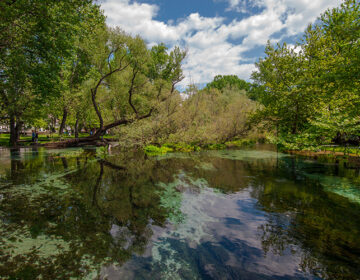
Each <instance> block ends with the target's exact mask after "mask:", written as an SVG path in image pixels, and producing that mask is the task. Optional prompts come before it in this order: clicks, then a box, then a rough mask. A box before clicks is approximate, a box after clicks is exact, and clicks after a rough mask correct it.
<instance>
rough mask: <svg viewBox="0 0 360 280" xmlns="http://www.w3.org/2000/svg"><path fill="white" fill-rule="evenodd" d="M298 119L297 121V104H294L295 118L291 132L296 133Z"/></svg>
mask: <svg viewBox="0 0 360 280" xmlns="http://www.w3.org/2000/svg"><path fill="white" fill-rule="evenodd" d="M298 121H299V104H296V114H295V120H294V123H293V127H292V131H291V133H292V134H296V133H297V128H298Z"/></svg>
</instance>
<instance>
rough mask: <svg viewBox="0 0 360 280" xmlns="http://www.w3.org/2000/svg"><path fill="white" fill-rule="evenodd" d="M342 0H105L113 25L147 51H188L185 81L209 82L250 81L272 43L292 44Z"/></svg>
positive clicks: (103, 7)
mask: <svg viewBox="0 0 360 280" xmlns="http://www.w3.org/2000/svg"><path fill="white" fill-rule="evenodd" d="M340 3H341V0H136V1H134V0H102V1H101V8H102V9H103V10H104V13H105V15H106V16H107V24H108V25H109V26H113V27H114V26H119V27H120V28H122V29H123V30H124V31H125V32H127V33H130V34H132V35H140V36H141V37H142V38H143V39H144V40H145V41H146V42H147V44H148V46H149V47H151V46H153V45H156V44H159V43H165V44H166V46H167V47H168V48H169V49H172V48H173V47H174V46H176V45H177V46H180V47H181V48H183V49H186V50H187V57H186V59H185V61H184V63H183V70H184V75H185V79H184V80H183V81H182V82H181V86H182V87H186V86H187V85H188V84H190V83H195V84H199V85H202V84H205V83H208V82H210V81H212V79H213V78H214V76H216V75H237V76H238V77H239V78H241V79H245V80H249V79H250V76H251V73H252V72H253V71H254V70H255V65H254V63H255V62H256V61H257V60H258V59H259V58H260V57H264V49H265V45H266V43H267V41H268V40H270V42H271V43H273V44H275V43H278V42H279V43H282V42H286V43H287V44H289V45H290V46H292V45H294V44H295V43H296V42H297V41H298V40H299V39H301V37H302V35H303V33H304V30H305V29H306V27H307V25H308V24H309V23H313V22H314V21H315V20H316V19H317V17H318V16H319V15H320V14H321V13H323V12H324V11H325V10H326V9H328V8H332V7H336V6H339V5H340Z"/></svg>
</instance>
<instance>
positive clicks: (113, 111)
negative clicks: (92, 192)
mask: <svg viewBox="0 0 360 280" xmlns="http://www.w3.org/2000/svg"><path fill="white" fill-rule="evenodd" d="M0 18H1V22H0V31H1V32H0V80H1V82H0V112H1V119H0V121H1V122H2V123H5V124H7V125H8V126H9V130H10V137H9V141H10V145H11V146H16V145H18V144H19V140H20V136H21V132H22V131H23V130H24V129H29V128H30V129H31V128H45V129H47V130H48V131H49V132H51V133H55V132H56V133H57V134H59V135H60V136H61V135H63V133H64V129H65V127H67V126H69V127H71V130H72V132H73V134H74V137H73V138H71V139H68V140H67V141H65V142H63V143H62V145H64V146H74V145H80V144H81V143H91V142H94V141H98V140H101V139H102V137H103V136H104V135H107V134H108V133H110V134H111V135H113V136H114V139H116V140H117V141H118V142H119V143H120V144H121V145H122V146H124V147H129V146H136V147H142V146H146V145H149V144H152V145H157V146H160V145H163V144H166V143H167V144H168V145H169V143H172V144H179V143H185V144H191V145H199V146H204V145H209V144H224V143H227V142H229V141H237V140H241V139H253V140H254V141H260V140H261V141H272V142H274V143H277V144H279V145H281V146H282V147H285V148H286V149H309V148H313V147H317V146H319V145H325V144H330V143H338V144H347V143H350V144H358V143H359V136H360V109H359V108H360V104H359V103H360V92H359V87H360V40H359V38H360V4H359V3H358V2H357V1H356V0H345V1H343V3H342V4H341V6H340V7H338V8H335V9H331V10H327V11H326V12H325V13H324V14H322V15H320V17H319V18H318V20H317V21H316V22H314V23H313V24H311V25H309V26H308V28H307V29H306V31H305V33H304V36H303V38H302V39H301V41H299V42H298V43H297V44H296V45H295V47H290V46H289V45H287V44H286V43H282V44H276V45H272V44H271V43H270V42H269V43H268V44H267V46H266V48H265V54H264V57H263V58H260V59H259V60H258V62H257V63H256V68H257V70H256V71H255V72H254V73H252V76H251V82H247V81H244V80H242V79H239V78H238V77H237V76H235V75H218V76H216V77H214V80H213V81H212V82H210V83H208V84H207V85H206V86H205V87H204V88H198V87H196V85H188V87H187V88H186V90H185V91H184V92H180V90H179V89H180V87H179V86H178V85H179V83H180V82H181V81H182V80H183V78H184V74H183V71H182V62H183V61H184V59H185V58H186V55H187V54H186V51H184V50H182V49H181V48H179V47H174V48H172V49H168V48H167V46H166V45H165V44H159V45H156V46H153V47H152V48H148V47H147V44H146V42H145V41H144V40H143V39H142V38H140V37H139V36H132V35H129V34H127V33H126V30H120V29H118V28H110V27H108V26H106V24H105V16H104V15H103V12H102V11H101V9H100V6H98V5H97V4H96V3H94V2H93V1H91V0H87V1H76V0H64V1H61V2H59V1H55V0H46V1H31V2H29V1H25V0H15V1H14V0H5V1H2V2H1V3H0ZM81 131H86V132H87V133H88V134H87V136H85V137H84V136H83V135H82V134H80V132H81Z"/></svg>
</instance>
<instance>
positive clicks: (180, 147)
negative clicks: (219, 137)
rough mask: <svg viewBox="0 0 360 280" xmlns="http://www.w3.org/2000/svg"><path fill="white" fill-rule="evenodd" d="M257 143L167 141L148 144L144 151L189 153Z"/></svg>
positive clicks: (158, 153)
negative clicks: (158, 143)
mask: <svg viewBox="0 0 360 280" xmlns="http://www.w3.org/2000/svg"><path fill="white" fill-rule="evenodd" d="M256 143H257V141H256V140H254V139H239V140H233V141H228V142H225V143H205V144H200V143H190V144H187V143H165V144H163V145H147V146H145V147H144V151H145V153H146V154H147V155H149V156H157V155H164V154H167V153H172V152H182V153H189V152H194V151H201V150H223V149H227V148H235V147H249V146H252V145H255V144H256Z"/></svg>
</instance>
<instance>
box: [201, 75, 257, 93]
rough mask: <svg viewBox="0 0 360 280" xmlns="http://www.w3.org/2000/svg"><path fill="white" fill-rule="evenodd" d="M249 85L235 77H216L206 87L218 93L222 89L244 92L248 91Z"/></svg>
mask: <svg viewBox="0 0 360 280" xmlns="http://www.w3.org/2000/svg"><path fill="white" fill-rule="evenodd" d="M250 87H251V84H250V83H248V82H246V81H244V80H242V79H240V78H239V77H238V76H236V75H224V76H222V75H217V76H215V78H214V80H213V81H212V82H210V83H208V84H207V85H206V88H207V89H212V88H216V89H218V90H220V91H222V90H224V89H227V88H228V89H234V90H245V91H249V90H250Z"/></svg>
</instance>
